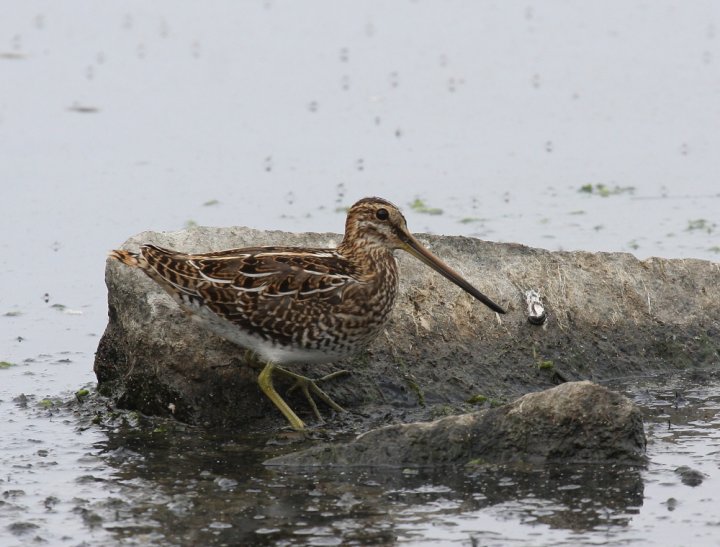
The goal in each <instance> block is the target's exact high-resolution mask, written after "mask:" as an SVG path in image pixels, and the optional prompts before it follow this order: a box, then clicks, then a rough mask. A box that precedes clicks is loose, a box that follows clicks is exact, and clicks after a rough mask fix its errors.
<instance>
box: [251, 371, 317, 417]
mask: <svg viewBox="0 0 720 547" xmlns="http://www.w3.org/2000/svg"><path fill="white" fill-rule="evenodd" d="M273 370H278V371H282V372H287V371H286V370H284V369H281V368H276V367H275V365H274V364H272V363H267V364H266V365H265V368H264V369H262V372H260V374H259V375H258V385H259V386H260V389H262V391H263V393H264V394H265V395H267V396H268V398H269V399H270V400H271V401H272V402H273V403H274V404H275V406H276V407H278V409H279V410H280V412H282V413H283V416H285V418H286V419H287V421H288V422H290V426H291V427H292V428H293V429H295V430H296V431H302V430H303V429H305V422H303V421H302V420H301V419H300V418H299V417H298V415H297V414H295V413H294V412H293V410H292V409H291V408H290V407H289V406H288V404H287V403H286V402H285V401H283V398H282V397H280V395H279V394H278V392H277V391H275V388H274V387H273V381H272V373H273ZM315 412H317V408H316V409H315Z"/></svg>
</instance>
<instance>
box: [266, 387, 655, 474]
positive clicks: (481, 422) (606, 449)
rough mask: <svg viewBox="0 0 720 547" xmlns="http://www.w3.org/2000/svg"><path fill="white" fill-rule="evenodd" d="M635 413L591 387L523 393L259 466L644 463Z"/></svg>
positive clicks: (624, 403)
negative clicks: (508, 400)
mask: <svg viewBox="0 0 720 547" xmlns="http://www.w3.org/2000/svg"><path fill="white" fill-rule="evenodd" d="M644 452H645V433H644V430H643V424H642V417H641V414H640V410H639V409H638V407H636V406H635V405H634V404H633V403H632V402H631V401H630V400H629V399H627V398H626V397H624V396H622V395H620V394H618V393H615V392H613V391H610V390H609V389H607V388H605V387H602V386H599V385H597V384H593V383H591V382H572V383H566V384H562V385H560V386H558V387H555V388H553V389H548V390H545V391H541V392H538V393H530V394H528V395H525V396H523V397H521V398H519V399H517V400H516V401H513V402H512V403H510V404H507V405H503V406H501V407H498V408H491V409H487V410H483V411H480V412H475V413H472V414H463V415H460V416H449V417H446V418H442V419H440V420H437V421H434V422H422V423H411V424H399V425H391V426H386V427H383V428H380V429H374V430H372V431H369V432H367V433H364V434H363V435H360V436H359V437H357V438H356V439H355V440H353V441H352V442H349V443H347V444H336V445H322V446H316V447H312V448H310V449H307V450H304V451H301V452H297V453H291V454H286V455H284V456H280V457H278V458H274V459H271V460H269V461H267V462H266V464H267V465H275V466H322V467H327V466H373V467H375V466H377V467H385V466H392V467H404V466H437V465H467V464H471V465H480V464H486V463H510V462H517V463H530V464H538V463H546V462H563V463H566V462H574V463H577V462H604V463H607V462H623V463H641V462H643V461H644Z"/></svg>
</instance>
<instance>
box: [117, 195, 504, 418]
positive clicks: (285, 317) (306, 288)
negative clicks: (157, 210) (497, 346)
mask: <svg viewBox="0 0 720 547" xmlns="http://www.w3.org/2000/svg"><path fill="white" fill-rule="evenodd" d="M396 249H403V250H405V251H408V252H409V253H410V254H412V255H413V256H415V257H416V258H418V259H419V260H421V261H423V262H424V263H425V264H427V265H429V266H431V267H432V268H433V269H435V270H436V271H438V272H439V273H441V274H442V275H444V276H445V277H446V278H448V279H449V280H451V281H452V282H453V283H455V284H457V285H458V286H459V287H461V288H462V289H463V290H465V291H467V292H468V293H469V294H471V295H472V296H474V297H475V298H477V299H478V300H480V301H481V302H482V303H483V304H485V305H486V306H488V307H490V308H491V309H492V310H493V311H495V312H498V313H505V311H504V310H503V309H502V308H501V307H500V306H498V305H497V304H495V303H494V302H492V301H491V300H490V299H489V298H487V297H486V296H485V295H484V294H482V293H481V292H480V291H478V290H477V289H476V288H475V287H473V286H472V285H470V284H469V283H468V282H467V281H466V280H465V279H463V278H462V277H461V276H460V274H458V273H457V272H455V271H454V270H452V269H451V268H450V267H449V266H447V265H446V264H444V263H443V262H441V261H440V260H439V259H438V258H436V257H435V256H433V255H432V254H430V252H429V251H427V250H426V249H425V248H424V247H423V246H422V245H421V244H420V243H419V242H418V241H417V239H415V238H414V237H413V236H412V235H411V234H410V232H409V231H408V229H407V225H406V223H405V217H403V215H402V213H401V212H400V210H399V209H398V208H397V207H395V206H394V205H393V204H391V203H390V202H388V201H385V200H383V199H380V198H365V199H361V200H360V201H358V202H357V203H355V204H354V205H353V206H352V207H351V208H350V210H349V211H348V215H347V220H346V224H345V236H344V238H343V240H342V242H341V243H340V245H339V246H338V248H337V249H306V248H297V247H249V248H244V249H231V250H227V251H220V252H213V253H207V254H184V253H180V252H177V251H173V250H169V249H163V248H162V247H158V246H155V245H142V246H141V248H140V252H138V253H133V252H129V251H122V250H116V251H112V252H111V253H110V256H111V257H113V258H116V259H118V260H120V261H121V262H123V263H124V264H127V265H129V266H133V267H137V268H140V269H141V270H143V271H144V272H145V273H146V274H147V275H148V276H150V277H151V278H152V279H154V280H155V281H156V282H157V283H158V284H159V285H160V286H161V287H163V289H165V290H166V291H167V292H168V293H169V294H170V295H171V296H172V297H173V298H174V299H175V301H176V302H177V303H178V304H179V305H180V306H181V307H182V308H184V309H186V310H188V311H190V312H191V313H192V314H193V316H194V318H195V319H197V320H199V321H200V322H201V323H203V324H204V325H205V326H206V327H207V328H208V329H210V330H211V331H213V332H215V333H216V334H218V335H220V336H222V337H224V338H226V339H228V340H230V341H231V342H234V343H236V344H238V345H240V346H242V347H245V348H247V349H250V350H252V351H253V352H254V353H255V354H257V355H258V356H260V358H262V359H263V360H264V361H265V362H266V363H267V364H266V366H265V368H264V369H263V371H262V372H261V373H260V375H259V377H258V383H259V384H260V387H261V389H262V390H263V392H265V394H266V395H267V396H268V397H269V398H270V399H271V400H272V401H273V403H275V405H276V406H277V407H278V408H279V409H280V411H281V412H282V413H283V414H284V415H285V417H286V418H287V419H288V421H289V422H290V425H291V426H292V427H293V428H295V429H303V428H304V423H303V421H302V420H301V419H300V418H299V417H298V416H297V415H296V414H295V413H294V412H293V411H292V409H290V407H289V406H288V405H287V403H285V401H284V400H283V399H282V398H281V397H280V395H279V394H278V393H277V392H276V391H275V389H274V388H273V384H272V375H273V372H275V373H281V374H284V375H287V376H290V377H291V378H293V379H295V381H296V385H298V386H299V387H300V388H301V389H302V390H303V392H304V393H305V395H306V397H307V398H308V400H309V402H310V404H311V406H312V408H313V410H314V411H315V414H316V415H317V417H318V418H320V415H319V413H318V411H317V407H316V406H315V403H314V402H313V400H312V397H310V391H312V392H313V393H314V394H316V395H317V396H319V397H320V398H321V399H322V400H323V401H325V402H326V403H327V404H328V405H330V406H332V407H333V408H335V409H336V410H342V408H341V407H340V406H339V405H337V404H336V403H335V402H334V401H332V399H330V397H328V396H327V394H326V393H325V392H324V391H322V390H321V389H320V388H319V387H318V386H317V384H316V383H315V382H314V381H312V380H310V379H309V378H306V377H304V376H300V375H298V374H295V373H292V372H290V371H287V370H285V369H282V368H279V367H277V365H282V364H287V363H301V362H325V361H333V360H335V359H338V358H341V357H346V356H348V355H352V354H353V353H356V352H357V351H359V350H360V349H362V348H363V347H365V346H366V345H367V344H369V343H370V342H371V341H372V340H373V339H374V338H375V337H376V336H377V335H378V334H379V332H380V331H381V329H382V327H383V326H384V325H385V322H386V321H387V319H388V317H389V315H390V312H391V310H392V307H393V304H394V302H395V296H396V295H397V290H398V267H397V262H396V260H395V256H394V254H393V251H394V250H396Z"/></svg>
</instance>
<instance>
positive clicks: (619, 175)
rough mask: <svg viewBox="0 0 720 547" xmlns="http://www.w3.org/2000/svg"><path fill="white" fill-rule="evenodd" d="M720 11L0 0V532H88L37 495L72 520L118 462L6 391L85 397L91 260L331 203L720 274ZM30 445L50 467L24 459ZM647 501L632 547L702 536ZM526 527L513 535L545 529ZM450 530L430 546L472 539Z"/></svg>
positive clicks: (499, 521) (446, 229) (310, 216)
mask: <svg viewBox="0 0 720 547" xmlns="http://www.w3.org/2000/svg"><path fill="white" fill-rule="evenodd" d="M718 11H720V6H719V5H718V4H717V3H715V2H712V1H707V2H701V1H697V2H692V3H679V2H669V1H658V2H653V3H645V2H635V1H593V2H532V1H525V2H513V1H507V2H474V1H469V0H467V1H443V2H440V1H434V2H430V1H416V2H411V1H407V2H399V1H398V2H392V3H390V2H381V1H379V0H378V1H374V2H370V1H367V2H349V1H330V0H327V1H311V2H291V1H289V0H288V1H284V2H274V1H257V2H213V3H207V4H198V3H189V2H169V1H159V2H153V3H151V4H148V3H143V2H131V1H130V2H129V1H123V2H113V3H97V2H89V1H86V2H79V1H73V2H64V3H62V4H57V3H54V2H22V3H19V2H10V1H7V0H6V1H4V2H0V190H2V192H1V196H2V198H1V199H0V203H1V204H2V214H0V283H1V286H2V289H1V290H0V361H5V362H7V363H12V364H13V366H11V367H9V368H3V369H0V412H2V413H3V415H4V416H8V417H10V422H9V423H8V424H7V425H5V426H3V427H2V429H0V437H1V438H0V443H1V444H2V446H3V447H4V449H3V451H2V452H1V453H0V454H1V455H0V477H2V480H3V481H5V482H4V483H3V482H0V491H2V492H8V491H14V490H20V491H23V492H24V494H22V495H20V494H17V495H16V497H18V501H17V503H16V504H15V505H17V506H18V507H21V508H22V507H25V508H26V510H25V511H24V513H25V514H27V515H28V517H27V518H28V519H29V520H30V521H32V520H33V519H36V521H37V522H39V523H40V526H41V530H40V531H31V532H30V534H31V535H30V536H27V535H19V536H18V535H16V534H15V533H11V532H8V529H6V528H3V526H4V523H3V520H2V517H3V514H2V511H3V507H2V506H1V505H0V543H2V538H4V537H5V536H4V535H3V534H8V535H7V537H8V538H9V539H8V542H9V543H10V544H12V542H13V541H16V542H20V541H22V538H26V537H32V534H36V533H37V534H38V535H40V536H42V537H45V538H46V539H51V540H52V541H53V542H59V541H60V539H59V538H61V537H62V535H63V534H64V533H67V534H69V536H70V539H68V540H67V541H68V542H69V543H70V544H72V543H73V541H74V542H75V543H79V542H80V541H81V540H82V534H83V533H84V534H87V533H88V532H87V528H88V527H87V526H86V525H85V524H86V523H85V524H83V523H82V519H80V517H79V516H78V512H77V511H75V512H73V511H72V510H70V509H68V510H67V511H59V510H58V511H55V512H52V511H47V510H46V508H45V506H44V505H43V503H42V502H43V500H44V499H45V497H46V495H53V496H57V497H58V498H62V499H63V500H64V502H63V503H67V504H68V507H73V508H77V504H76V505H72V503H71V502H70V501H69V500H70V499H71V498H70V497H68V496H65V498H63V496H62V495H61V494H60V492H68V491H71V490H77V491H78V492H75V494H77V496H78V497H80V498H83V499H85V498H88V499H94V498H97V499H105V498H106V497H107V496H108V494H107V492H103V490H102V489H100V490H98V488H97V486H96V484H95V483H93V482H82V481H80V482H79V483H78V482H77V479H78V477H79V476H81V475H83V474H84V472H83V471H78V469H77V467H78V465H80V466H81V467H82V465H87V466H88V467H89V468H92V469H95V470H96V471H95V472H97V473H99V474H101V475H102V474H103V473H110V472H109V471H105V470H104V465H106V464H102V465H101V464H99V463H98V461H97V459H96V458H97V457H98V453H102V452H103V450H104V449H102V450H99V451H97V450H95V451H94V449H93V443H95V442H98V443H101V444H102V443H107V437H106V436H105V433H104V432H102V431H98V430H94V429H92V428H91V429H88V430H86V431H85V432H84V433H82V434H81V435H80V434H78V433H77V431H76V429H75V426H73V422H72V420H69V419H67V417H66V418H64V419H63V420H60V419H58V420H57V421H52V419H49V418H47V417H45V416H43V417H42V419H41V418H39V417H38V415H37V413H34V412H30V411H28V410H27V409H26V408H24V407H23V404H22V401H20V402H18V401H17V400H15V401H14V399H16V398H17V397H18V395H20V394H21V393H24V394H27V395H28V396H30V402H29V403H28V405H29V407H30V408H36V407H37V406H38V405H39V407H40V409H41V410H42V408H43V407H42V404H40V402H41V401H42V400H43V399H45V398H47V397H51V398H52V397H60V398H63V397H67V395H68V393H70V392H73V391H75V390H77V389H78V388H80V387H82V386H84V385H86V384H88V383H91V382H93V380H94V376H93V374H92V358H93V352H94V349H95V347H96V345H97V341H98V336H99V335H100V334H101V333H102V330H103V328H104V324H105V321H106V305H105V288H104V284H103V270H104V261H105V256H106V253H107V251H108V250H109V249H111V248H112V247H114V246H116V245H118V244H120V243H122V241H123V240H124V239H126V238H127V237H128V236H129V235H132V234H134V233H137V232H140V231H143V230H147V229H153V230H176V229H180V228H183V227H184V226H186V225H189V224H192V223H199V224H206V225H236V224H241V225H247V226H252V227H256V228H267V229H282V230H290V231H306V230H312V231H336V232H341V231H342V228H343V222H344V214H343V211H342V208H343V207H344V206H347V205H349V204H351V203H352V202H353V201H354V200H356V199H358V198H360V197H363V196H366V195H373V194H375V195H380V196H383V197H385V198H388V199H390V200H392V201H394V202H395V203H397V204H398V205H400V206H401V207H403V208H404V209H405V211H406V213H407V215H406V216H407V217H408V223H409V226H410V228H411V229H412V230H414V231H418V232H423V231H428V232H434V233H444V234H464V235H472V236H475V237H481V238H486V239H492V240H496V241H514V242H520V243H524V244H527V245H532V246H540V247H545V248H549V249H585V250H591V251H600V250H602V251H629V252H633V253H635V254H636V255H638V256H640V257H647V256H652V255H659V256H665V257H679V258H681V257H695V258H705V259H709V260H714V261H717V260H718V256H720V241H719V240H718V237H717V230H718V226H717V224H718V223H719V222H720V185H719V184H718V173H719V172H720V132H719V131H718V127H719V126H720V125H719V124H720V36H719V35H718V33H720V26H719V25H720V19H719V18H718ZM586 185H593V187H592V188H593V190H594V191H593V192H590V193H588V192H582V191H581V189H582V188H583V187H584V186H586ZM597 185H604V187H605V189H606V192H603V191H598V186H597ZM604 193H605V194H609V195H603V194H604ZM416 200H419V201H416ZM413 203H415V207H414V208H413V207H411V205H412V204H413ZM421 204H422V205H425V206H426V208H425V209H423V207H422V206H420V205H421ZM436 209H437V210H441V213H440V214H431V213H438V212H439V211H437V210H436ZM33 397H34V399H33ZM41 414H42V413H41ZM708 419H709V420H711V421H712V416H710V418H708ZM48 420H50V421H48ZM65 422H67V423H65ZM29 438H32V439H34V440H35V441H37V443H35V444H32V443H30V444H29V442H28V439H29ZM713 442H715V443H716V441H713ZM36 444H37V445H43V446H42V447H40V448H38V447H36V446H35V445H36ZM103 446H106V445H103ZM707 446H715V445H714V444H713V443H710V444H709V445H707ZM37 450H50V451H51V454H52V456H53V460H52V461H53V462H54V463H55V465H46V466H44V467H43V466H42V465H39V464H38V462H37V461H36V460H38V456H37ZM687 450H688V451H689V452H697V450H699V449H697V448H688V449H687ZM703 450H704V449H703ZM708 452H709V453H710V455H711V458H715V459H714V460H713V461H714V463H713V464H712V465H710V469H711V470H712V474H713V477H714V479H715V480H716V479H717V452H716V451H715V452H713V450H709V451H708ZM86 454H90V456H86ZM656 457H657V458H659V460H658V461H661V460H662V458H661V456H660V455H656ZM39 458H40V459H41V460H42V458H46V456H40V457H39ZM78 458H80V460H78ZM83 458H89V461H90V463H87V464H82V459H83ZM78 461H80V464H78ZM673 461H674V460H673ZM701 461H704V460H702V459H701ZM40 463H42V461H40ZM27 465H30V467H27ZM669 465H671V464H669ZM696 465H700V464H697V463H696ZM18 466H19V467H18ZM23 466H25V467H23ZM668 469H669V467H668ZM708 472H710V471H708ZM661 482H662V481H661ZM148 488H149V489H152V488H153V485H152V484H150V485H149V486H148ZM685 488H686V489H687V487H685ZM47 493H49V494H47ZM647 495H649V494H648V493H647V492H646V496H647ZM23 497H25V498H23ZM66 498H67V499H66ZM12 499H14V498H13V495H7V496H5V498H4V501H5V502H6V506H7V507H9V506H10V505H13V504H12V503H10V501H8V500H12ZM23 499H24V500H25V501H23ZM650 499H655V498H653V497H652V495H650V498H649V499H646V505H645V509H644V510H643V511H640V513H639V515H635V516H634V517H633V518H631V519H629V524H628V527H629V528H628V529H629V530H631V531H632V530H633V527H635V528H634V529H635V530H639V529H641V530H643V534H642V535H641V537H644V538H645V539H648V537H650V538H651V539H652V538H655V541H656V542H658V543H662V542H663V540H664V539H667V538H668V537H670V536H668V534H669V533H670V532H669V531H668V529H674V526H676V525H677V523H678V522H685V525H684V527H687V526H689V525H688V524H687V522H688V521H689V522H691V523H694V524H696V525H697V529H698V530H703V531H708V528H707V526H709V525H708V524H707V522H705V520H704V519H703V518H702V517H697V519H694V517H691V516H688V515H685V516H684V517H683V518H679V519H674V518H672V517H674V516H675V515H679V513H678V512H674V513H670V512H667V511H665V513H666V514H665V515H663V518H662V519H660V518H656V516H655V515H654V513H653V511H652V510H650V511H648V509H647V508H648V507H653V505H652V504H651V503H650V501H649V500H650ZM702 499H704V498H702V496H700V498H699V500H702ZM699 500H698V501H697V503H700V501H699ZM0 501H2V500H0ZM661 501H662V500H661ZM657 503H660V502H659V501H658V502H657ZM7 504H10V505H7ZM23 504H24V505H23ZM689 505H690V506H692V507H693V508H696V507H698V505H697V504H695V503H689ZM60 506H62V503H61V505H60ZM655 507H659V506H655ZM8 511H9V512H8V513H7V515H11V517H9V518H10V520H8V522H14V521H13V520H12V519H17V518H19V517H18V516H17V514H15V513H12V512H11V511H10V510H8ZM20 513H23V512H22V511H20ZM454 514H459V515H462V514H463V512H462V511H457V512H456V513H454ZM508 514H509V516H508V515H504V514H503V515H502V516H501V515H500V514H497V513H492V512H484V511H481V512H480V513H479V514H473V516H472V518H473V521H474V522H475V523H476V526H477V527H480V528H482V527H486V528H497V530H498V532H497V533H498V534H501V536H499V537H501V538H502V537H503V536H502V534H504V533H508V532H507V530H508V527H509V525H508V520H509V521H510V522H511V523H513V524H512V526H513V527H514V526H516V525H518V523H519V522H524V521H523V519H519V520H518V519H516V518H515V517H513V516H512V515H513V512H512V511H509V512H508ZM643 519H645V520H646V521H649V522H650V524H646V525H642V526H641V525H640V524H639V523H642V522H643ZM668 519H669V520H668ZM683 519H684V520H683ZM688 519H689V520H688ZM71 523H75V524H71ZM78 523H79V524H78ZM525 524H526V527H524V528H523V527H521V528H520V529H519V530H518V529H514V532H513V534H511V535H510V536H508V537H513V538H514V537H516V535H515V533H516V532H517V536H518V537H527V536H531V537H533V538H534V539H533V541H536V542H537V543H552V542H554V541H555V540H556V539H557V536H556V535H553V534H551V533H549V532H548V531H547V530H545V531H540V532H538V531H537V529H536V528H535V527H533V525H532V524H531V523H529V522H526V523H525ZM453 526H454V525H451V524H449V523H445V524H441V525H440V528H436V531H437V530H440V531H441V532H442V531H443V530H444V532H442V533H443V534H444V535H442V534H441V535H442V537H444V538H446V539H447V541H451V540H453V541H454V540H457V541H466V540H467V537H468V534H467V533H465V532H463V534H461V535H462V537H459V536H458V537H455V536H454V535H453V533H451V530H457V528H456V527H455V528H454V527H453ZM638 526H641V528H637V527H638ZM645 526H646V527H647V528H645ZM99 528H100V529H98V528H97V527H96V528H93V530H94V531H93V534H94V537H96V538H99V539H98V541H100V542H101V543H102V542H103V541H104V539H103V538H106V536H104V535H103V532H102V527H99ZM475 529H479V528H475ZM511 529H512V527H511ZM63 530H69V532H64V531H63ZM81 531H82V532H81ZM289 533H292V532H289ZM536 533H538V534H539V535H538V536H535V535H534V534H536ZM563 537H564V536H563ZM588 537H589V538H590V539H588V541H601V537H602V534H601V535H599V536H598V535H592V534H591V535H590V536H588ZM673 537H675V538H676V540H677V541H678V542H682V541H683V540H684V537H685V536H684V535H682V534H679V535H677V536H673ZM711 537H714V536H711ZM18 538H20V539H18ZM637 538H638V536H636V535H634V534H633V533H631V534H630V537H629V539H637Z"/></svg>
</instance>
